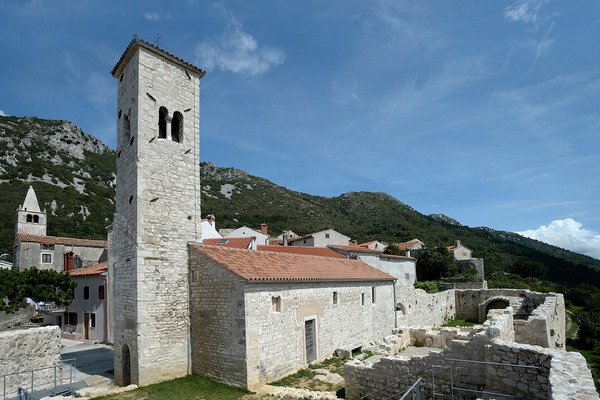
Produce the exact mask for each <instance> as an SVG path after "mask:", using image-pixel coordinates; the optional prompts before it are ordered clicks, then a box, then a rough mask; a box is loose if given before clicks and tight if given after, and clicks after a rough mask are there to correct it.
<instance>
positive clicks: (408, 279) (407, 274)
mask: <svg viewBox="0 0 600 400" xmlns="http://www.w3.org/2000/svg"><path fill="white" fill-rule="evenodd" d="M404 277H405V278H406V281H407V282H408V281H410V274H409V273H408V272H407V273H406V274H404Z"/></svg>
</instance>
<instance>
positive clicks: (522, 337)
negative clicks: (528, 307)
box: [515, 293, 566, 349]
mask: <svg viewBox="0 0 600 400" xmlns="http://www.w3.org/2000/svg"><path fill="white" fill-rule="evenodd" d="M515 336H516V341H517V342H519V343H528V344H534V345H538V346H543V347H548V348H551V349H554V348H557V349H563V348H564V347H565V340H566V321H565V302H564V297H563V295H562V294H560V293H554V294H553V295H551V296H548V297H546V298H545V299H544V302H543V303H542V304H540V305H539V306H537V307H536V308H535V309H534V310H533V312H532V313H531V315H530V316H529V318H527V319H526V320H515Z"/></svg>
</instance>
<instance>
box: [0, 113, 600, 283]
mask: <svg viewBox="0 0 600 400" xmlns="http://www.w3.org/2000/svg"><path fill="white" fill-rule="evenodd" d="M115 160H116V154H115V151H113V150H111V149H110V148H108V147H107V146H105V145H104V144H102V143H101V142H100V141H99V140H98V139H96V138H95V137H93V136H92V135H89V134H87V133H84V132H83V131H81V129H80V128H78V127H77V126H76V125H74V124H72V123H70V122H68V121H59V120H43V119H38V118H35V117H6V116H0V203H1V204H3V205H5V206H4V207H0V253H3V252H9V253H11V251H10V250H11V249H12V241H13V239H14V214H15V210H16V208H17V207H18V206H19V205H20V204H21V203H22V201H23V199H24V196H25V193H26V190H27V188H28V187H29V185H32V186H33V187H34V189H35V190H36V193H37V195H38V199H39V200H40V206H41V207H42V208H44V207H46V208H47V210H48V235H54V236H70V237H82V238H88V239H105V238H106V231H105V227H106V226H107V225H108V224H110V222H111V221H112V218H113V214H114V182H115V180H114V178H115V172H116V171H115V168H116V167H115V165H116V163H115ZM200 174H201V182H200V186H201V201H202V203H201V204H202V215H207V214H213V215H215V216H216V220H217V227H218V228H237V227H239V226H242V225H246V226H249V227H251V228H258V226H259V225H260V224H261V223H263V222H265V223H267V224H268V226H269V230H270V233H271V234H272V236H277V234H279V233H281V232H282V231H284V230H288V229H290V230H293V231H294V232H296V233H298V234H308V233H311V232H316V231H319V230H323V229H328V228H332V229H336V230H338V231H339V232H341V233H344V234H345V235H347V236H350V237H351V238H352V239H355V240H357V241H359V242H366V241H369V240H380V241H386V242H389V243H398V242H403V241H408V240H411V239H413V238H419V239H420V240H422V241H423V242H425V243H426V245H427V246H429V247H442V246H449V245H451V244H453V242H454V241H455V240H457V239H459V240H461V242H462V243H463V244H464V245H466V246H467V247H469V248H471V249H472V250H473V253H474V254H473V255H474V257H478V258H484V260H485V263H486V273H488V275H489V274H493V273H499V272H502V271H504V270H506V269H507V268H508V267H509V266H510V265H511V264H512V263H514V262H515V261H516V260H518V259H520V258H529V259H534V260H536V261H540V262H544V264H546V265H547V266H548V267H549V269H550V273H549V277H550V278H552V279H553V280H558V281H562V280H564V281H565V282H573V283H577V282H586V281H589V279H588V278H591V281H593V282H596V281H597V282H598V283H599V284H600V278H597V277H596V273H595V272H594V270H600V260H596V259H594V258H591V257H588V256H585V255H581V254H578V253H573V252H570V251H568V250H565V249H560V248H558V247H556V246H551V245H548V244H546V243H543V242H539V241H536V240H533V239H529V238H525V237H523V236H520V235H518V234H516V233H513V232H503V231H496V230H494V229H492V228H487V227H477V228H470V227H468V226H465V225H462V224H460V222H458V221H456V220H455V219H453V218H451V217H449V216H446V215H442V214H432V215H424V214H421V213H419V212H418V211H416V210H415V209H414V208H412V207H411V206H409V205H407V204H405V203H403V202H402V201H401V200H399V199H397V198H395V197H393V196H391V195H389V194H387V193H384V192H364V191H353V192H349V193H344V194H341V195H339V196H335V197H322V196H313V195H310V194H306V193H301V192H295V191H292V190H289V189H286V188H284V187H282V186H279V185H276V184H274V183H272V182H270V181H268V180H266V179H264V178H260V177H256V176H253V175H250V174H248V173H247V172H245V171H243V170H240V169H237V168H234V167H218V166H216V165H215V164H213V163H211V162H201V163H200ZM7 250H8V251H7Z"/></svg>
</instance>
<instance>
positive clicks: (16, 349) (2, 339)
mask: <svg viewBox="0 0 600 400" xmlns="http://www.w3.org/2000/svg"><path fill="white" fill-rule="evenodd" d="M60 344H61V342H60V329H59V328H58V327H57V326H48V327H42V328H32V329H20V330H15V331H6V332H0V375H6V377H5V379H0V392H1V393H6V395H7V396H8V397H10V398H12V397H14V396H16V394H17V389H18V388H19V386H22V387H23V388H26V389H30V388H31V370H33V369H39V368H46V367H49V368H48V369H43V370H40V371H35V372H34V383H35V386H36V388H39V389H43V388H48V387H51V386H54V369H53V368H50V367H53V366H55V365H60ZM8 374H10V375H8ZM57 379H58V380H57V383H58V384H60V383H62V382H61V379H62V378H61V372H60V369H57ZM4 385H6V386H4Z"/></svg>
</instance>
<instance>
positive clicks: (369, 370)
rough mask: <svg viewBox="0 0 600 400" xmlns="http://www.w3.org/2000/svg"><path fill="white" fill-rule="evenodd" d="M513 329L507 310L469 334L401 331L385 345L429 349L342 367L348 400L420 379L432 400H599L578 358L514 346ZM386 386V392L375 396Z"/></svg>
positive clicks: (400, 387) (394, 390) (399, 388)
mask: <svg viewBox="0 0 600 400" xmlns="http://www.w3.org/2000/svg"><path fill="white" fill-rule="evenodd" d="M513 326H514V325H513V313H512V309H511V308H506V309H505V310H491V311H490V314H489V319H488V320H487V321H486V322H485V323H484V324H483V325H482V326H480V327H478V328H475V329H474V330H473V331H472V332H470V333H467V332H466V331H465V330H464V329H458V328H441V329H440V328H435V327H428V328H426V327H421V328H418V329H405V330H401V331H399V332H398V333H397V334H396V337H395V338H392V339H389V338H388V340H387V341H388V342H396V344H395V346H394V349H395V350H401V349H403V348H406V347H407V346H409V345H418V346H426V345H431V348H430V349H429V351H428V354H427V355H426V356H423V355H421V356H417V355H413V356H403V355H402V353H401V352H400V353H398V354H396V355H395V356H375V357H371V358H370V359H367V360H364V361H352V362H349V363H347V364H346V367H345V368H346V395H347V398H359V397H360V396H364V395H367V394H371V396H370V397H369V398H370V399H378V398H386V397H389V396H390V395H392V394H394V393H398V392H400V391H403V390H406V389H407V388H408V387H410V385H411V384H412V383H414V382H415V381H416V380H417V379H418V378H419V377H420V378H423V381H422V382H421V383H422V386H421V388H422V390H423V391H424V393H425V394H426V395H432V394H433V393H432V389H434V390H435V393H436V394H440V393H441V394H443V395H445V396H449V395H453V396H454V398H457V399H461V398H465V399H467V398H475V397H476V396H475V394H474V393H473V392H469V391H468V390H471V391H481V390H486V391H490V392H496V393H503V394H508V395H512V396H517V397H533V398H547V399H562V398H577V399H597V398H598V395H597V393H596V391H595V388H594V383H593V379H592V376H591V372H590V370H589V368H588V367H587V365H586V363H585V359H583V357H582V356H581V355H580V354H579V353H567V352H564V351H560V350H557V349H546V348H543V347H540V346H532V345H529V344H520V343H515V342H514V339H515V332H514V328H513ZM420 350H423V349H420ZM457 360H465V361H457ZM432 365H434V366H435V367H434V368H433V374H434V377H435V378H434V382H435V385H432V379H431V376H432V371H431V366H432ZM423 370H425V371H424V372H421V373H420V374H419V372H420V371H423ZM411 374H416V375H415V376H414V377H412V378H411V379H409V380H408V381H407V382H406V383H404V384H402V385H395V382H397V380H398V379H399V378H400V377H404V376H408V375H411ZM452 384H453V385H454V388H455V390H454V392H453V393H452V390H451V387H452ZM390 385H391V386H390ZM386 386H390V389H389V390H384V391H381V392H377V393H374V392H376V391H377V390H379V389H381V388H384V387H386ZM458 388H461V389H463V390H457V389H458ZM464 389H466V390H464ZM565 396H566V397H565ZM573 396H574V397H573Z"/></svg>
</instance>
